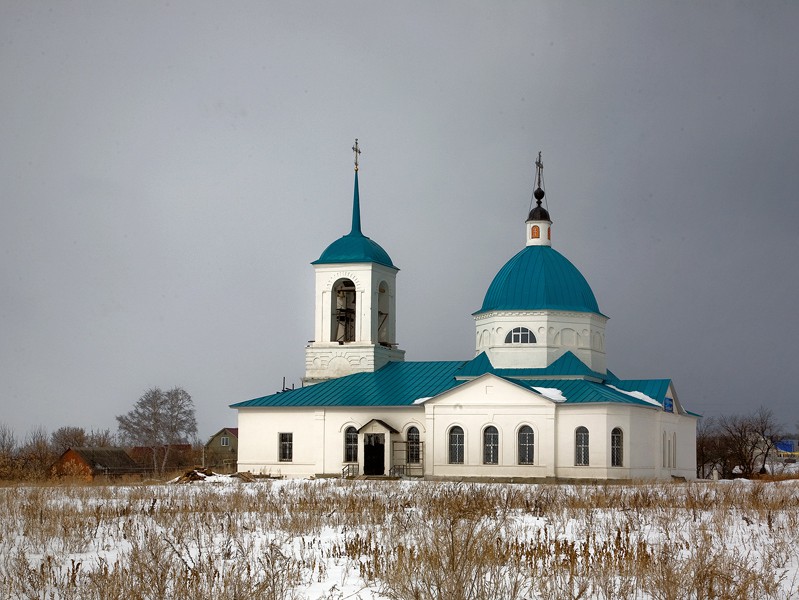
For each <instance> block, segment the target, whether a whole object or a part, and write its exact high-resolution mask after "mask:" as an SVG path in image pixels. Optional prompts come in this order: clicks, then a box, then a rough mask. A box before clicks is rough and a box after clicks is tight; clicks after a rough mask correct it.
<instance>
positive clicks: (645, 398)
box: [606, 384, 663, 408]
mask: <svg viewBox="0 0 799 600" xmlns="http://www.w3.org/2000/svg"><path fill="white" fill-rule="evenodd" d="M606 385H607V386H608V387H609V388H613V389H614V390H616V391H617V392H621V393H622V394H627V395H628V396H632V397H633V398H637V399H638V400H643V401H644V402H648V403H649V404H653V405H655V406H659V407H661V408H663V405H662V404H661V403H660V402H658V401H657V400H655V399H654V398H652V397H650V396H647V395H646V394H644V393H643V392H628V391H627V390H622V389H619V388H617V387H616V386H615V385H610V384H606Z"/></svg>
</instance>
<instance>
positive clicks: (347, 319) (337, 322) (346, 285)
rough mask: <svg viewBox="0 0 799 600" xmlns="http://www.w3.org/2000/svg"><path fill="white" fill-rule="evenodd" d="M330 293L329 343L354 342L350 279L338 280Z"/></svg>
mask: <svg viewBox="0 0 799 600" xmlns="http://www.w3.org/2000/svg"><path fill="white" fill-rule="evenodd" d="M331 291H332V302H331V305H332V306H331V311H332V313H331V315H330V317H331V318H330V341H332V342H342V343H343V342H354V341H355V315H356V311H355V284H354V283H353V282H352V280H350V279H339V280H338V281H337V282H336V283H335V284H334V285H333V289H332V290H331Z"/></svg>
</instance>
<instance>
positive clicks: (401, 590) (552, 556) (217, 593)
mask: <svg viewBox="0 0 799 600" xmlns="http://www.w3.org/2000/svg"><path fill="white" fill-rule="evenodd" d="M0 511H2V513H3V514H4V515H6V516H5V517H4V518H3V519H2V520H0V597H3V598H41V599H45V598H47V599H50V598H52V599H56V598H61V599H72V598H75V599H77V598H81V599H92V598H98V599H100V598H103V599H114V598H132V599H150V598H152V599H156V598H158V599H161V598H176V597H190V598H197V599H203V598H212V597H213V598H220V597H221V598H253V597H254V598H267V599H272V598H274V599H278V598H279V599H283V598H305V597H309V596H310V597H312V598H317V597H324V598H327V599H329V600H332V599H335V598H344V597H345V596H344V595H343V592H342V590H343V589H345V588H347V586H349V588H350V589H351V588H353V584H354V582H355V581H356V580H357V581H361V582H362V584H363V585H364V586H369V589H371V590H379V593H380V595H381V596H382V597H385V598H391V599H396V600H406V599H407V600H411V599H414V600H415V599H422V598H424V599H429V598H441V599H447V600H460V599H464V600H465V599H484V598H485V599H488V598H491V599H494V598H503V599H515V598H518V599H522V598H558V599H561V598H562V599H568V598H574V599H576V598H600V599H608V600H611V599H614V600H615V599H625V598H631V599H632V598H635V599H638V598H640V599H649V598H652V599H658V600H659V599H663V600H670V599H678V598H679V599H685V598H695V599H697V600H705V599H718V600H726V599H733V598H735V599H746V598H764V599H766V598H786V597H795V596H796V595H799V581H797V579H796V574H797V572H799V547H797V544H796V543H795V532H796V531H797V527H799V486H797V485H796V483H795V482H777V483H773V482H754V483H753V482H735V483H733V484H730V483H724V484H710V483H689V484H679V485H677V484H638V485H597V486H557V485H490V484H489V485H478V484H474V485H465V484H446V483H429V482H375V481H367V482H341V481H326V482H321V481H316V482H309V481H289V482H278V483H270V482H263V483H257V484H239V485H232V486H213V485H207V484H205V485H196V486H195V485H192V486H164V485H139V486H96V485H92V486H82V485H71V486H60V487H47V486H30V487H8V488H0ZM12 515H13V516H12ZM355 589H356V590H357V589H358V586H355ZM320 590H322V591H320ZM370 596H371V592H368V593H367V592H366V591H365V592H363V593H362V594H361V596H360V597H362V598H367V597H370Z"/></svg>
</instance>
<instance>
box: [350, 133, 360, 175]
mask: <svg viewBox="0 0 799 600" xmlns="http://www.w3.org/2000/svg"><path fill="white" fill-rule="evenodd" d="M352 151H353V152H354V153H355V171H356V172H357V171H358V156H359V155H360V154H361V149H360V148H359V147H358V138H355V145H354V146H353V147H352Z"/></svg>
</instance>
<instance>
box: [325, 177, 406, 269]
mask: <svg viewBox="0 0 799 600" xmlns="http://www.w3.org/2000/svg"><path fill="white" fill-rule="evenodd" d="M370 262H372V263H377V264H380V265H385V266H386V267H391V268H392V269H396V268H397V267H395V266H394V263H393V262H391V257H390V256H389V255H388V253H387V252H386V251H385V250H383V248H382V247H381V246H380V244H378V243H377V242H375V241H373V240H371V239H369V238H368V237H366V236H365V235H364V234H363V233H361V203H360V195H359V193H358V171H355V191H354V192H353V197H352V230H351V231H350V232H349V233H348V234H347V235H345V236H342V237H340V238H339V239H337V240H336V241H335V242H333V243H332V244H330V245H329V246H328V247H327V248H325V251H324V252H322V256H320V257H319V259H318V260H315V261H314V262H312V263H311V264H312V265H324V264H340V263H370Z"/></svg>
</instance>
